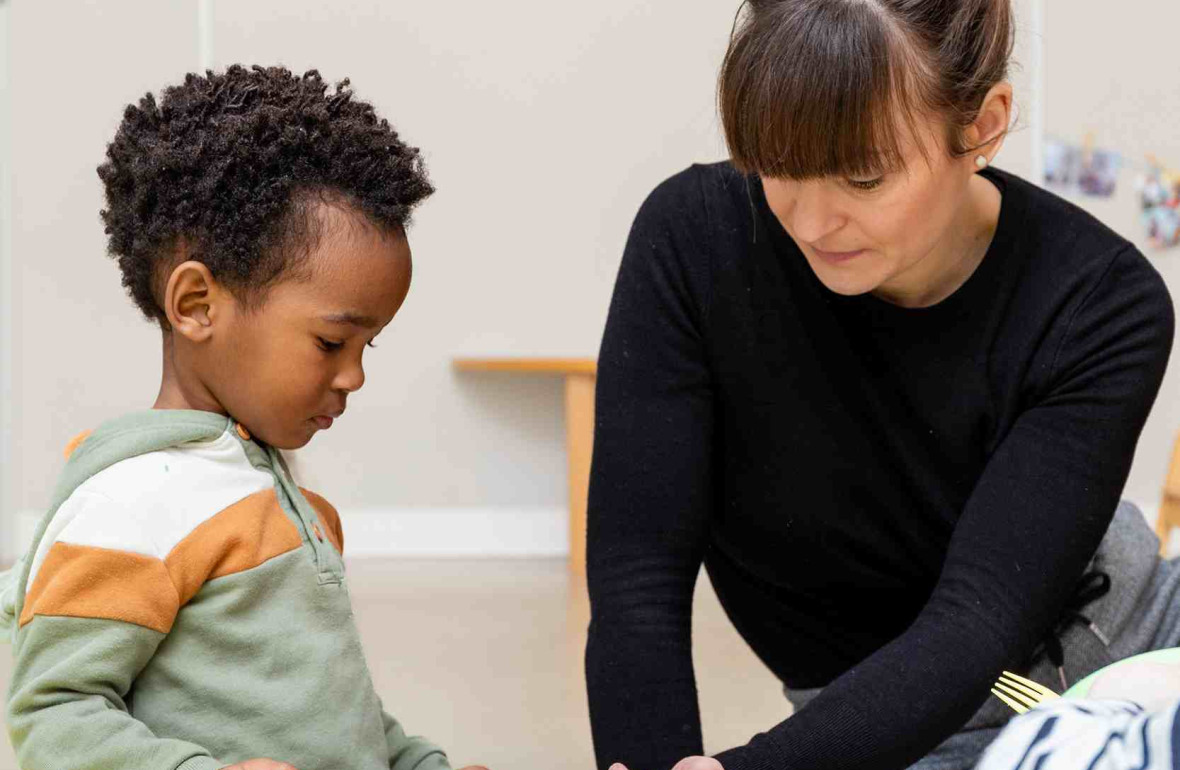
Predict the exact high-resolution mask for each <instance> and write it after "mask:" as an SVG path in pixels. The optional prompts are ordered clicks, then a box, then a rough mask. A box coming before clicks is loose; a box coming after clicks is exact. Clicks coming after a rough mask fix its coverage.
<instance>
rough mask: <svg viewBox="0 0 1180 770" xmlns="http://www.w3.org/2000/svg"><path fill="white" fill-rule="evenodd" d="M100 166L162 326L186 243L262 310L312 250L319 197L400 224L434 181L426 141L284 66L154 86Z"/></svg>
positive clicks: (108, 214)
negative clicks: (270, 292) (167, 288)
mask: <svg viewBox="0 0 1180 770" xmlns="http://www.w3.org/2000/svg"><path fill="white" fill-rule="evenodd" d="M98 175H99V177H100V178H101V179H102V182H103V185H104V187H105V189H106V208H105V209H104V210H103V211H102V221H103V223H104V224H105V225H106V233H107V235H108V236H109V250H110V253H111V255H112V256H113V257H115V258H117V259H118V262H119V268H120V269H121V270H122V272H123V285H124V286H125V287H126V288H127V290H128V293H129V294H130V295H131V297H132V299H134V300H135V303H136V304H137V305H138V306H139V308H140V310H142V311H143V313H144V315H146V316H147V317H148V318H149V319H155V320H157V321H159V322H161V323H162V324H165V325H166V323H167V322H166V320H165V318H164V314H163V311H162V310H161V309H160V307H159V301H160V299H162V297H160V293H161V292H162V289H163V284H164V282H166V280H167V275H168V271H169V270H170V269H171V267H172V266H174V263H175V261H176V259H177V254H178V253H182V254H183V256H184V257H185V258H187V259H195V260H198V261H200V262H203V263H204V264H205V266H206V267H208V268H209V270H210V271H211V272H212V273H213V275H214V276H215V277H216V278H217V280H218V281H221V282H223V283H225V284H226V285H227V286H228V287H229V288H230V289H231V290H232V291H233V292H234V295H235V296H236V297H237V298H238V299H239V301H242V302H243V303H244V304H245V305H246V306H247V307H251V308H257V307H258V306H259V305H260V304H261V302H262V301H263V300H264V297H265V291H266V288H267V287H269V286H271V285H273V284H274V283H275V282H276V281H277V280H278V279H279V278H281V277H284V276H288V275H290V274H291V273H292V271H293V270H294V269H295V268H296V267H298V265H299V263H300V260H301V259H302V258H305V257H306V256H307V254H308V253H309V252H310V250H311V249H312V248H314V246H315V243H316V240H317V239H318V238H319V237H320V235H321V230H322V226H321V223H320V220H319V217H318V213H317V208H318V205H319V203H320V202H326V203H330V204H332V205H337V206H341V207H343V208H345V209H347V210H348V211H350V212H351V213H355V214H357V215H359V216H360V217H362V219H363V221H365V222H367V223H368V224H369V225H370V226H374V227H377V228H379V229H380V230H382V231H385V232H389V233H392V234H401V233H403V232H404V229H405V227H406V225H407V224H408V221H409V217H410V212H411V210H412V209H413V208H414V206H415V205H417V204H418V203H419V202H420V201H422V200H423V199H424V198H426V197H427V196H428V195H430V194H431V193H432V192H433V191H434V188H433V187H432V186H431V184H430V181H429V180H428V178H427V176H426V171H425V168H424V166H423V163H422V159H421V157H420V156H419V154H418V150H417V149H416V148H413V147H409V146H407V145H406V144H405V143H404V142H402V141H401V140H400V139H399V138H398V135H397V132H396V131H395V130H394V129H393V128H392V127H391V126H390V125H389V123H388V121H386V120H384V119H382V118H379V117H378V116H377V114H376V112H375V111H374V109H373V106H372V105H370V104H368V103H366V102H363V101H360V100H357V99H354V98H353V94H352V91H351V90H350V89H349V82H348V80H344V81H342V82H340V83H339V84H338V85H337V86H336V87H335V89H334V90H331V91H329V89H328V84H327V83H325V82H324V80H323V79H322V78H321V77H320V74H319V73H318V72H316V71H315V70H312V71H310V72H307V73H306V74H304V75H302V76H296V75H293V74H292V73H291V72H290V71H289V70H287V69H285V68H282V67H257V66H256V67H252V68H246V67H242V66H240V65H234V66H231V67H229V68H228V69H226V70H225V71H224V72H222V73H219V74H215V73H213V72H212V71H208V72H206V73H205V75H204V76H200V75H195V74H189V75H188V76H186V77H185V79H184V83H183V84H181V85H176V86H172V87H170V88H166V89H164V92H163V94H162V97H161V99H160V102H159V103H158V104H157V102H156V99H155V97H153V96H152V95H151V94H150V93H149V94H147V95H146V96H144V97H143V98H142V99H140V101H139V104H137V105H134V104H133V105H128V107H127V108H126V109H125V110H124V112H123V121H122V124H121V125H120V126H119V130H118V132H117V133H116V134H115V138H114V141H112V142H111V143H110V144H109V145H108V146H107V160H106V162H105V163H103V164H102V165H101V166H99V168H98ZM181 246H183V249H180V248H179V247H181Z"/></svg>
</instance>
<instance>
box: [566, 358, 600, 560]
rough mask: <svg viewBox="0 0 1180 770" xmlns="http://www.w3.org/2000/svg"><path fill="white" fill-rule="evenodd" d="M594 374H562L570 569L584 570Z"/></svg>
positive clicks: (592, 426) (592, 437) (592, 432)
mask: <svg viewBox="0 0 1180 770" xmlns="http://www.w3.org/2000/svg"><path fill="white" fill-rule="evenodd" d="M594 379H595V378H594V375H592V374H568V375H566V378H565V438H566V458H567V459H566V461H567V463H568V475H569V507H570V511H569V515H570V533H569V540H570V556H569V568H570V572H571V573H573V574H575V575H585V574H586V497H587V494H588V493H589V490H590V457H591V454H592V452H593V449H594Z"/></svg>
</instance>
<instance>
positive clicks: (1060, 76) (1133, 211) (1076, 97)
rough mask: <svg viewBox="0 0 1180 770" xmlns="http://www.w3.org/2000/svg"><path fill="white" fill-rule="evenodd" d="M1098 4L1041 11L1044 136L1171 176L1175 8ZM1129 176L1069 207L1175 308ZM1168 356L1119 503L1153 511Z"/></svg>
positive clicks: (1171, 382)
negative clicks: (1133, 260)
mask: <svg viewBox="0 0 1180 770" xmlns="http://www.w3.org/2000/svg"><path fill="white" fill-rule="evenodd" d="M1114 9H1115V6H1113V5H1112V4H1111V3H1110V2H1104V1H1103V0H1068V2H1065V1H1064V0H1057V1H1056V2H1049V3H1047V4H1046V29H1047V30H1048V34H1047V35H1046V37H1045V54H1044V55H1045V74H1044V77H1045V129H1046V131H1047V133H1048V134H1049V135H1051V136H1057V137H1059V138H1061V139H1063V140H1067V141H1073V142H1077V143H1080V142H1081V141H1082V140H1083V138H1084V137H1085V135H1086V134H1087V133H1089V132H1093V133H1094V138H1095V140H1096V142H1097V144H1098V145H1099V146H1103V147H1107V148H1110V149H1113V150H1117V151H1119V152H1121V153H1123V154H1124V156H1125V160H1126V161H1127V162H1129V163H1133V164H1135V165H1136V166H1139V167H1141V166H1142V165H1143V160H1144V156H1145V155H1146V154H1148V153H1155V154H1157V155H1158V156H1159V157H1160V158H1161V159H1163V160H1166V161H1168V162H1169V164H1170V165H1171V167H1173V168H1180V66H1178V64H1177V56H1176V51H1177V40H1178V39H1180V38H1178V37H1177V31H1178V30H1180V4H1177V3H1175V2H1164V0H1122V2H1119V3H1118V4H1117V12H1116V11H1115V10H1114ZM1135 176H1136V170H1135V169H1133V168H1128V167H1127V166H1126V165H1125V166H1124V169H1123V172H1122V174H1121V177H1120V184H1119V188H1118V192H1117V194H1116V195H1115V197H1114V198H1111V199H1108V200H1107V199H1099V198H1085V197H1075V198H1072V200H1074V201H1075V202H1077V203H1079V204H1080V205H1081V206H1083V207H1084V208H1086V209H1087V210H1088V211H1090V212H1091V213H1093V214H1094V215H1095V216H1097V217H1099V218H1100V219H1102V221H1104V222H1105V223H1106V224H1108V225H1109V226H1110V227H1112V228H1114V229H1115V230H1116V231H1117V232H1119V233H1120V234H1121V235H1123V236H1124V237H1126V238H1128V239H1130V240H1132V241H1134V242H1135V243H1137V244H1138V246H1139V248H1140V249H1141V250H1142V251H1143V252H1144V253H1145V254H1147V255H1148V256H1149V257H1151V258H1152V261H1153V262H1154V264H1155V266H1156V268H1157V269H1158V270H1159V271H1160V273H1161V274H1162V275H1163V276H1164V279H1165V280H1166V281H1167V282H1168V285H1169V287H1170V289H1171V292H1172V299H1173V303H1175V302H1176V301H1177V300H1180V248H1176V249H1171V250H1169V251H1162V252H1161V251H1153V250H1152V249H1151V248H1150V247H1149V246H1148V244H1147V243H1146V239H1145V238H1144V237H1143V228H1142V226H1141V225H1140V222H1139V209H1138V203H1137V197H1136V191H1135ZM1177 358H1178V356H1177V353H1176V352H1175V348H1173V354H1172V361H1171V365H1170V366H1169V367H1168V373H1167V375H1166V377H1165V380H1164V384H1163V387H1162V390H1161V392H1160V396H1159V399H1158V400H1157V401H1156V406H1155V409H1154V411H1153V412H1152V415H1151V417H1150V419H1149V421H1148V424H1147V426H1146V428H1145V429H1144V432H1143V437H1142V439H1141V440H1140V442H1139V451H1138V453H1137V454H1136V458H1135V464H1134V467H1133V468H1132V470H1131V477H1130V479H1129V480H1128V482H1127V496H1128V497H1130V498H1131V499H1133V500H1135V501H1137V502H1139V503H1140V504H1141V505H1143V506H1144V507H1145V508H1147V509H1149V512H1150V509H1153V508H1155V507H1157V506H1158V504H1159V496H1160V488H1161V485H1162V484H1163V479H1164V474H1165V472H1166V469H1167V464H1168V460H1169V456H1170V452H1171V448H1172V442H1173V440H1174V439H1175V437H1176V434H1177V431H1180V399H1178V398H1177V397H1178V396H1180V361H1178V360H1177Z"/></svg>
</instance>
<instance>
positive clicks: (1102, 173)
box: [1045, 136, 1123, 198]
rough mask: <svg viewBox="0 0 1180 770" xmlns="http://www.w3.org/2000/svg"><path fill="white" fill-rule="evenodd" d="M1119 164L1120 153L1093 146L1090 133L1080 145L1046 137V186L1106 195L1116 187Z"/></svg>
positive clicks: (1111, 193) (1121, 163) (1084, 193)
mask: <svg viewBox="0 0 1180 770" xmlns="http://www.w3.org/2000/svg"><path fill="white" fill-rule="evenodd" d="M1122 165H1123V159H1122V156H1121V155H1119V154H1118V153H1117V152H1113V151H1111V150H1103V149H1098V148H1096V147H1095V146H1094V140H1093V137H1090V136H1087V137H1086V141H1085V142H1084V143H1083V144H1082V146H1080V147H1079V146H1077V145H1073V144H1069V143H1068V142H1063V141H1061V140H1059V139H1047V140H1046V141H1045V186H1046V187H1050V188H1053V189H1055V190H1058V191H1060V192H1063V193H1068V194H1074V195H1091V196H1095V197H1100V198H1109V197H1110V196H1112V195H1114V193H1115V190H1116V189H1118V179H1119V170H1120V169H1121V168H1122Z"/></svg>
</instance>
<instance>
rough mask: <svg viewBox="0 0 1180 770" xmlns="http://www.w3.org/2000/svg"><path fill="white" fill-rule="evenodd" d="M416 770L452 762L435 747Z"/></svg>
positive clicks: (437, 769)
mask: <svg viewBox="0 0 1180 770" xmlns="http://www.w3.org/2000/svg"><path fill="white" fill-rule="evenodd" d="M185 770H188V768H185ZM414 770H451V763H450V762H449V761H448V760H447V755H446V754H444V753H443V752H442V750H441V749H435V750H434V751H432V752H430V753H429V754H427V755H426V756H424V757H422V759H419V760H418V763H417V764H415V765H414Z"/></svg>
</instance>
